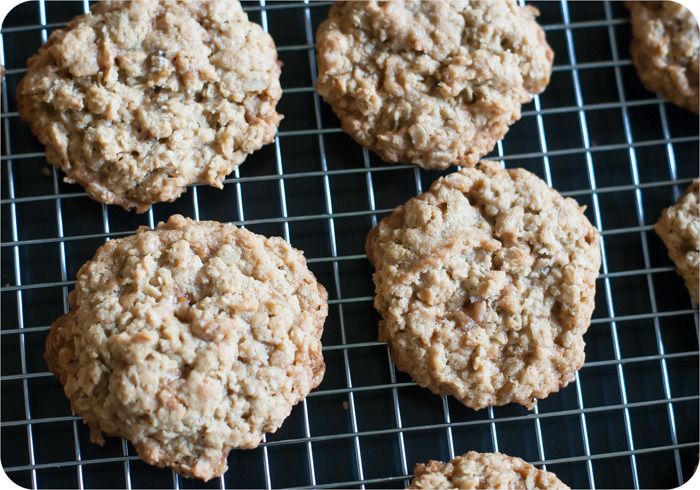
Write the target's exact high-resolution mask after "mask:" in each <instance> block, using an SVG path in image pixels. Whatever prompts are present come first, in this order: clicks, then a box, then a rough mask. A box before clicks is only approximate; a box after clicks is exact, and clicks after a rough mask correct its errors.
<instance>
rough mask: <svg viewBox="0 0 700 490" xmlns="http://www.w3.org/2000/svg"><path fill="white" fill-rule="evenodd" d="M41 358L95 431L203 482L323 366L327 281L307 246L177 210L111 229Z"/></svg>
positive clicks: (281, 414)
mask: <svg viewBox="0 0 700 490" xmlns="http://www.w3.org/2000/svg"><path fill="white" fill-rule="evenodd" d="M69 299H70V311H69V312H68V313H67V314H65V315H63V316H62V317H60V318H59V319H58V320H56V321H55V322H54V323H53V325H52V326H51V330H50V332H49V336H48V339H47V341H46V352H45V358H46V361H47V363H48V365H49V368H50V369H51V371H52V372H53V373H54V374H56V376H57V377H58V378H59V380H60V382H61V384H62V385H63V388H64V391H65V394H66V396H67V397H68V398H69V400H70V403H71V407H72V408H73V410H74V411H75V413H77V414H78V415H80V416H82V417H83V419H84V421H85V423H86V424H88V426H89V427H90V438H91V440H92V441H93V442H96V443H99V444H102V443H103V442H104V439H103V436H104V435H107V436H119V437H123V438H126V439H128V440H130V441H131V442H132V444H133V445H134V447H135V448H136V451H137V452H138V454H139V456H140V457H141V458H142V459H144V460H145V461H146V462H147V463H149V464H153V465H157V466H167V467H171V468H173V469H174V470H176V471H177V472H179V473H181V474H182V475H185V476H194V477H197V478H200V479H203V480H209V479H211V478H213V477H215V476H219V475H221V474H223V473H224V471H226V469H227V465H226V458H227V455H228V452H229V450H230V449H232V448H253V447H256V446H257V445H258V444H259V443H260V441H261V439H262V437H263V435H264V434H265V433H266V432H274V431H275V430H277V428H279V427H280V425H281V424H282V422H283V421H284V419H285V418H286V417H287V416H288V415H289V413H290V411H291V409H292V406H293V405H295V404H296V403H298V402H299V401H301V400H302V399H303V398H304V397H305V396H306V395H307V394H308V393H309V391H310V390H311V389H313V388H314V387H316V386H317V385H318V384H319V383H320V382H321V379H322V378H323V374H324V370H325V365H324V362H323V356H322V352H321V341H320V338H321V333H322V330H323V323H324V321H325V318H326V314H327V308H328V307H327V295H326V291H325V289H324V288H323V286H321V285H320V284H319V283H318V282H317V281H316V279H315V277H314V275H313V274H312V273H311V272H310V271H309V269H308V268H307V266H306V261H305V259H304V257H303V255H302V254H301V252H299V251H297V250H295V249H293V248H292V247H291V246H290V245H288V244H287V243H286V242H285V241H284V240H282V239H281V238H277V237H273V238H265V237H263V236H260V235H256V234H254V233H251V232H250V231H247V230H245V229H242V228H237V227H236V226H234V225H232V224H221V223H217V222H213V221H209V222H204V221H203V222H196V221H192V220H189V219H185V218H183V217H182V216H178V215H175V216H173V217H171V218H170V219H169V220H168V221H167V222H166V223H161V224H159V225H158V227H157V228H156V229H155V230H149V229H146V228H141V229H139V230H138V232H137V233H136V234H135V235H132V236H129V237H126V238H121V239H116V240H111V241H109V242H107V243H106V244H104V245H103V246H102V247H100V248H99V249H98V251H97V253H96V254H95V256H94V257H93V259H92V260H90V261H88V262H87V263H85V264H84V265H83V267H82V268H81V269H80V271H79V272H78V275H77V282H76V287H75V290H74V291H73V292H72V293H71V295H70V298H69Z"/></svg>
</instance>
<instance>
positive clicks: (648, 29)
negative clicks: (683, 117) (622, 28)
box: [625, 1, 700, 114]
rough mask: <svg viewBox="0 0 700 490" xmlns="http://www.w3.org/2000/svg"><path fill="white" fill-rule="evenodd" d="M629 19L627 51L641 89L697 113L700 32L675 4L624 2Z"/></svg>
mask: <svg viewBox="0 0 700 490" xmlns="http://www.w3.org/2000/svg"><path fill="white" fill-rule="evenodd" d="M625 5H626V6H627V8H628V9H629V11H630V15H631V18H632V19H631V20H632V35H633V38H632V44H631V45H630V52H631V54H632V61H633V62H634V65H635V66H636V67H637V74H638V75H639V78H640V80H641V81H642V84H643V85H644V87H646V89H647V90H650V91H652V92H658V93H659V94H661V95H662V96H663V97H665V98H666V99H668V100H670V101H671V102H673V103H674V104H676V105H678V106H681V107H685V108H686V109H688V110H690V111H693V112H695V113H696V114H697V113H698V109H699V107H698V106H699V103H698V71H699V65H700V31H698V22H697V20H696V19H695V17H694V16H693V14H692V13H691V12H690V11H689V10H688V9H687V8H685V7H683V6H682V5H681V4H679V3H676V2H670V1H665V2H625Z"/></svg>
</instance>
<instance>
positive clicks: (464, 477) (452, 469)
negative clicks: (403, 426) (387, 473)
mask: <svg viewBox="0 0 700 490" xmlns="http://www.w3.org/2000/svg"><path fill="white" fill-rule="evenodd" d="M408 488H425V489H440V490H443V489H452V488H455V489H492V488H501V489H511V488H522V489H527V490H533V489H557V490H566V489H568V488H569V487H568V486H566V485H565V484H564V483H562V482H561V481H560V480H559V479H558V478H557V476H556V475H555V474H554V473H550V472H549V471H544V470H538V469H537V468H535V467H534V466H532V465H531V464H530V463H527V462H526V461H523V460H522V459H520V458H515V457H513V456H508V455H505V454H500V453H477V452H474V451H469V452H468V453H467V454H464V455H462V456H458V457H456V458H454V459H453V460H452V461H450V462H448V463H443V462H441V461H433V460H431V461H428V463H426V464H417V465H416V468H415V471H414V474H413V481H412V482H411V485H410V486H409V487H408Z"/></svg>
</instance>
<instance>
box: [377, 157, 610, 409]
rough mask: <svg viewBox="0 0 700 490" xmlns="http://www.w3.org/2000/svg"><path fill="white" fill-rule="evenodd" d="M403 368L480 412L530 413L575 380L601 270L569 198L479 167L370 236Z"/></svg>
mask: <svg viewBox="0 0 700 490" xmlns="http://www.w3.org/2000/svg"><path fill="white" fill-rule="evenodd" d="M366 250H367V255H368V257H369V260H370V261H371V262H372V264H373V265H374V268H375V272H374V275H373V279H374V284H375V291H376V297H375V300H374V306H375V307H376V309H377V310H378V311H379V313H380V314H381V316H382V319H381V321H380V324H379V339H380V340H384V341H387V342H388V344H389V348H390V350H391V355H392V359H393V361H394V362H395V363H396V366H397V367H398V368H399V369H401V370H402V371H405V372H407V373H408V374H410V375H411V377H412V378H413V380H414V381H415V382H416V383H417V384H418V385H420V386H423V387H426V388H428V389H430V390H431V391H433V392H434V393H436V394H447V395H452V396H454V397H455V398H457V399H458V400H459V401H461V402H462V403H464V404H465V405H466V406H468V407H471V408H475V409H481V408H485V407H488V406H492V405H504V404H506V403H511V402H515V403H519V404H521V405H524V406H526V407H528V408H532V407H533V406H534V404H535V402H536V401H537V399H542V398H545V397H547V396H548V395H549V394H550V393H552V392H556V391H558V390H559V389H560V388H562V387H564V386H566V385H567V384H569V383H571V382H572V381H573V380H574V376H575V373H576V371H577V370H578V369H579V368H580V367H581V366H582V364H583V361H584V342H583V334H584V333H585V332H586V330H587V329H588V326H589V323H590V319H591V314H592V312H593V307H594V296H595V281H596V277H597V276H598V269H599V267H600V260H601V259H600V250H599V248H598V233H597V231H596V229H595V228H594V227H593V226H592V225H591V224H590V222H589V221H588V220H587V219H586V217H585V215H584V214H583V208H582V207H580V206H579V205H578V204H577V203H576V201H574V200H573V199H567V198H564V197H562V196H561V195H560V194H559V193H557V192H556V191H555V190H553V189H551V188H549V187H548V186H547V184H545V183H544V182H543V181H542V180H541V179H539V178H538V177H537V176H535V175H533V174H531V173H529V172H526V171H525V170H522V169H512V170H504V169H502V168H501V167H500V166H499V165H498V164H496V163H495V162H481V163H480V164H479V165H478V166H477V167H474V168H467V169H462V170H460V171H459V172H455V173H453V174H451V175H449V176H448V177H445V178H441V179H439V180H437V181H436V182H435V183H434V184H433V185H432V186H431V187H430V190H428V192H426V193H424V194H421V195H419V196H417V197H415V198H413V199H410V200H409V201H408V202H406V203H405V204H404V205H403V206H400V207H398V208H397V209H396V210H394V212H393V213H392V214H391V215H389V216H388V217H386V218H384V219H383V220H382V221H381V222H380V223H379V224H378V225H377V226H376V227H375V228H374V229H373V230H372V231H371V232H370V234H369V236H368V237H367V242H366Z"/></svg>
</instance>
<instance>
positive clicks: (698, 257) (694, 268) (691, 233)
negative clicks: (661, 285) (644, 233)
mask: <svg viewBox="0 0 700 490" xmlns="http://www.w3.org/2000/svg"><path fill="white" fill-rule="evenodd" d="M656 233H657V235H659V236H660V237H661V239H662V240H663V242H664V244H665V245H666V248H667V249H668V255H669V256H670V257H671V260H673V262H674V264H676V270H677V272H678V274H680V275H681V276H682V277H683V280H684V281H685V286H686V287H687V288H688V292H689V293H690V298H691V299H692V301H693V303H694V304H695V305H698V304H700V180H699V179H695V180H694V181H693V183H692V184H691V185H690V187H688V189H687V190H686V191H685V194H683V195H682V196H681V197H680V199H678V202H677V203H676V204H674V205H673V206H671V207H669V208H667V209H664V211H663V212H662V213H661V217H660V218H659V221H658V222H657V223H656Z"/></svg>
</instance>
